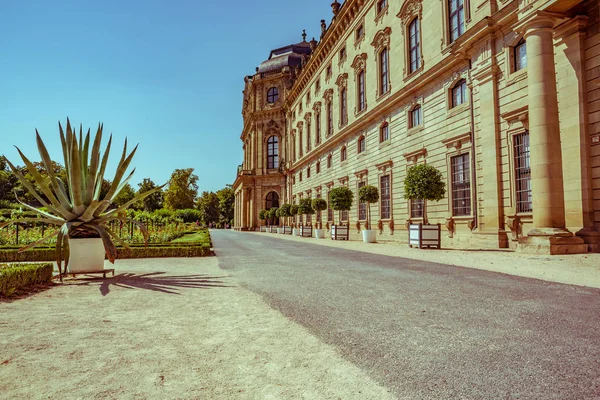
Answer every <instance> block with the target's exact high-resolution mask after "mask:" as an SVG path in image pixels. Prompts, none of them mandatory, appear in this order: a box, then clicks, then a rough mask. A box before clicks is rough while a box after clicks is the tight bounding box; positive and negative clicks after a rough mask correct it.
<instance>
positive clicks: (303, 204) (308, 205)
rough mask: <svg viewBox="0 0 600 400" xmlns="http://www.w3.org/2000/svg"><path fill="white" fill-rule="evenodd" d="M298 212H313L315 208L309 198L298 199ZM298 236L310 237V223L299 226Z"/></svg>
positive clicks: (302, 213) (309, 213) (304, 213)
mask: <svg viewBox="0 0 600 400" xmlns="http://www.w3.org/2000/svg"><path fill="white" fill-rule="evenodd" d="M298 213H299V214H301V215H306V216H308V215H313V214H314V213H315V210H313V208H312V202H311V200H310V199H300V204H299V205H298ZM307 219H308V218H307ZM300 236H302V237H312V225H311V224H302V225H301V226H300Z"/></svg>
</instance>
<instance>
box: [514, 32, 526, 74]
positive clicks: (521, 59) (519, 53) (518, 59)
mask: <svg viewBox="0 0 600 400" xmlns="http://www.w3.org/2000/svg"><path fill="white" fill-rule="evenodd" d="M513 57H514V61H515V62H514V70H515V71H518V70H520V69H523V68H526V67H527V44H526V43H525V39H521V40H520V41H519V43H517V45H516V46H515V47H514V54H513Z"/></svg>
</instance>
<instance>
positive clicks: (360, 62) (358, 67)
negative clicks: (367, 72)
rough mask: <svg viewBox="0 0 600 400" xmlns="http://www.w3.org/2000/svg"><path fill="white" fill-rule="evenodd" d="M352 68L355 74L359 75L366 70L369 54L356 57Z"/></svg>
mask: <svg viewBox="0 0 600 400" xmlns="http://www.w3.org/2000/svg"><path fill="white" fill-rule="evenodd" d="M351 66H352V68H354V72H355V73H358V72H360V71H362V70H363V69H365V67H366V66H367V53H362V54H359V55H357V56H356V57H354V61H352V65H351Z"/></svg>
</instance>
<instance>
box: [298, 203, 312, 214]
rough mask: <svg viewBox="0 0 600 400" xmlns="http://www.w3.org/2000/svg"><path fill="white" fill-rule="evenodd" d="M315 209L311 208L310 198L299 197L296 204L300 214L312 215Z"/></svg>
mask: <svg viewBox="0 0 600 400" xmlns="http://www.w3.org/2000/svg"><path fill="white" fill-rule="evenodd" d="M314 213H315V210H313V208H312V202H311V200H310V199H300V201H299V204H298V214H301V215H312V214H314Z"/></svg>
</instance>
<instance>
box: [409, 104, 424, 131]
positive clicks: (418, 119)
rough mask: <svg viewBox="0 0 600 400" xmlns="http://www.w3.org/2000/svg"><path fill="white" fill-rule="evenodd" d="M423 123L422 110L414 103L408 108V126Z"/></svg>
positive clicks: (411, 126) (412, 126)
mask: <svg viewBox="0 0 600 400" xmlns="http://www.w3.org/2000/svg"><path fill="white" fill-rule="evenodd" d="M422 123H423V110H422V109H421V106H420V105H416V106H414V107H413V109H412V110H410V119H409V126H408V127H409V128H414V127H415V126H419V125H421V124H422Z"/></svg>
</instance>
